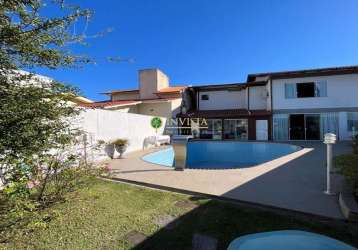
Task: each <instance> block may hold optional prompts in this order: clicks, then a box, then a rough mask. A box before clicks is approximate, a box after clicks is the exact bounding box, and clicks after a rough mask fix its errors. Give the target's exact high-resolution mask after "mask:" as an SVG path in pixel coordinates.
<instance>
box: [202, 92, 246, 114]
mask: <svg viewBox="0 0 358 250" xmlns="http://www.w3.org/2000/svg"><path fill="white" fill-rule="evenodd" d="M201 95H208V96H209V100H207V101H205V100H201ZM198 98H199V109H200V110H220V109H246V108H247V100H246V99H247V98H246V91H245V90H241V91H227V90H218V91H199V97H198Z"/></svg>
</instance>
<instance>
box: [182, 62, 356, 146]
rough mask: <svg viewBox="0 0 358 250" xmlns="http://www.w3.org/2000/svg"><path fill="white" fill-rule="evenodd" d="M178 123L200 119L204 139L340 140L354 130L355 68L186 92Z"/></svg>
mask: <svg viewBox="0 0 358 250" xmlns="http://www.w3.org/2000/svg"><path fill="white" fill-rule="evenodd" d="M183 98H184V99H183V107H182V112H181V114H179V116H180V117H182V118H205V119H206V120H207V123H208V128H207V129H206V128H202V129H198V123H197V122H195V120H191V121H189V120H188V122H189V123H188V124H187V125H188V126H190V127H191V131H187V130H182V133H184V134H185V133H193V134H194V135H196V136H198V137H200V138H205V139H218V140H221V139H235V140H267V139H268V140H270V139H273V140H322V139H323V135H324V134H325V133H327V132H332V133H335V134H337V136H338V138H339V139H340V140H347V139H350V138H352V133H354V131H357V130H358V66H351V67H338V68H324V69H312V70H299V71H286V72H273V73H260V74H250V75H248V78H247V82H246V83H237V84H220V85H205V86H195V87H190V88H188V89H187V90H186V91H185V92H184V95H183Z"/></svg>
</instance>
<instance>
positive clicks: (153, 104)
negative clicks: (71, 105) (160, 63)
mask: <svg viewBox="0 0 358 250" xmlns="http://www.w3.org/2000/svg"><path fill="white" fill-rule="evenodd" d="M138 78H139V79H138V81H139V88H138V89H133V90H113V91H109V92H105V93H103V94H104V95H106V96H108V97H109V100H106V101H100V102H94V103H90V104H84V105H81V106H82V107H85V108H101V109H107V110H113V111H118V112H127V113H135V114H142V115H151V116H161V117H166V118H172V117H175V116H176V115H177V113H179V112H180V106H181V101H182V91H183V90H184V89H185V86H175V87H171V86H169V77H168V76H167V75H166V74H164V73H163V72H162V71H161V70H159V69H143V70H139V77H138Z"/></svg>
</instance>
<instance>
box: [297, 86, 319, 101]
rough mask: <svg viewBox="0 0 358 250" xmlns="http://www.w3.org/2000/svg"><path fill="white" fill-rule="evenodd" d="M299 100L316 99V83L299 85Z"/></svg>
mask: <svg viewBox="0 0 358 250" xmlns="http://www.w3.org/2000/svg"><path fill="white" fill-rule="evenodd" d="M296 88H297V98H305V97H315V84H314V82H305V83H297V84H296Z"/></svg>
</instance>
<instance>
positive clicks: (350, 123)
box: [347, 112, 358, 133]
mask: <svg viewBox="0 0 358 250" xmlns="http://www.w3.org/2000/svg"><path fill="white" fill-rule="evenodd" d="M347 128H348V131H350V132H352V131H353V128H354V131H355V133H357V132H358V112H349V113H347Z"/></svg>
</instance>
